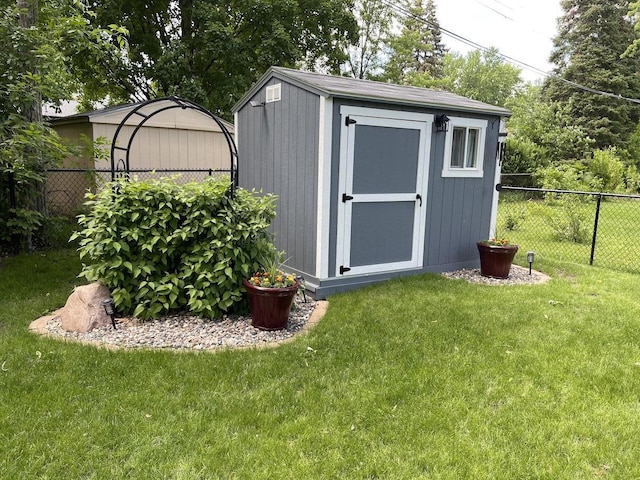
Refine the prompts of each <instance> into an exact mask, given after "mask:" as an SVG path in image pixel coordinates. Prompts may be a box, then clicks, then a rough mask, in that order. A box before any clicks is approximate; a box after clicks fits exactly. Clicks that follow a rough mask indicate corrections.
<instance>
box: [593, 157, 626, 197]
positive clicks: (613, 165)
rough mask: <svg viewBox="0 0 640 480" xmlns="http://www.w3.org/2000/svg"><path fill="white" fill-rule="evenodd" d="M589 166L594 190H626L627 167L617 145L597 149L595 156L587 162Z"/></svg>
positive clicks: (611, 191)
mask: <svg viewBox="0 0 640 480" xmlns="http://www.w3.org/2000/svg"><path fill="white" fill-rule="evenodd" d="M587 168H588V170H589V174H590V175H591V176H592V178H591V181H590V183H591V185H592V187H593V189H594V190H598V191H601V192H609V193H614V192H622V191H624V173H625V168H626V167H625V165H624V163H623V162H622V160H621V159H620V157H619V156H618V152H617V150H616V148H615V147H610V148H607V149H604V150H595V151H594V152H593V158H591V160H589V161H588V162H587Z"/></svg>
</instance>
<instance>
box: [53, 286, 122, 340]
mask: <svg viewBox="0 0 640 480" xmlns="http://www.w3.org/2000/svg"><path fill="white" fill-rule="evenodd" d="M110 296H111V294H110V292H109V289H108V288H107V287H105V286H104V285H102V284H101V283H98V282H96V283H91V284H89V285H82V286H80V287H76V288H75V289H74V290H73V293H72V294H71V295H70V296H69V298H68V299H67V303H66V304H65V306H64V308H63V309H62V311H61V312H60V320H61V321H62V328H63V329H64V330H66V331H68V332H90V331H91V330H93V329H94V328H96V327H101V326H103V325H109V324H111V317H109V315H107V314H106V313H105V311H104V307H103V306H102V305H101V302H102V301H103V300H104V299H106V298H109V297H110Z"/></svg>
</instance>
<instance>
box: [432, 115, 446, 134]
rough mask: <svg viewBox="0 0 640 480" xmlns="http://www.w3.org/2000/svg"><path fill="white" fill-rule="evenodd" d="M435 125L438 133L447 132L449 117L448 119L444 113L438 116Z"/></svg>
mask: <svg viewBox="0 0 640 480" xmlns="http://www.w3.org/2000/svg"><path fill="white" fill-rule="evenodd" d="M434 125H435V127H436V132H446V131H447V130H448V129H449V117H447V116H446V115H445V114H444V113H441V114H440V115H436V120H435V123H434Z"/></svg>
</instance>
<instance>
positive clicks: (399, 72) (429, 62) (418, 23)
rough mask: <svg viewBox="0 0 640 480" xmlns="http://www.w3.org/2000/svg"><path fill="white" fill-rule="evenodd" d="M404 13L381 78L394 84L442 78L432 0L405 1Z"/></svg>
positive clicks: (441, 45) (439, 38)
mask: <svg viewBox="0 0 640 480" xmlns="http://www.w3.org/2000/svg"><path fill="white" fill-rule="evenodd" d="M405 10H406V11H407V12H408V13H407V15H406V16H405V18H404V19H403V21H402V30H401V32H400V34H399V35H398V36H396V37H393V38H391V40H390V42H389V46H390V48H391V56H390V58H389V62H388V64H387V66H386V69H385V78H386V79H387V80H389V81H392V82H394V83H401V84H410V85H416V84H420V83H425V82H426V81H429V80H437V79H439V78H441V77H442V75H443V57H444V55H445V53H446V48H445V46H444V43H442V32H441V30H440V23H439V22H438V18H437V16H436V7H435V4H434V3H433V0H426V2H425V0H413V3H411V0H407V3H406V7H405Z"/></svg>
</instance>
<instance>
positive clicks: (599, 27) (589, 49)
mask: <svg viewBox="0 0 640 480" xmlns="http://www.w3.org/2000/svg"><path fill="white" fill-rule="evenodd" d="M628 3H629V2H628V1H625V0H562V2H561V6H562V8H563V10H564V14H563V15H562V17H561V18H560V19H559V22H558V35H557V36H556V37H555V39H554V46H553V50H552V52H551V57H550V60H551V62H552V63H554V64H555V65H556V67H555V69H554V74H555V75H554V76H552V77H549V78H548V79H547V81H546V83H545V86H544V91H545V96H546V98H547V99H549V100H552V101H555V102H558V103H559V104H561V105H562V106H563V107H564V108H566V109H567V111H568V114H569V115H570V116H571V117H572V119H573V123H574V125H576V126H578V127H580V128H582V129H583V130H584V131H585V132H586V133H587V134H588V135H589V137H591V138H593V139H594V141H595V147H596V148H600V149H604V148H607V147H609V146H618V147H625V146H626V144H627V142H628V140H629V137H630V135H631V134H632V133H633V132H634V130H635V127H636V124H637V123H638V120H640V106H638V105H637V104H634V103H632V102H628V101H625V100H623V99H620V98H616V97H615V96H622V97H629V98H639V97H640V77H639V76H638V71H639V70H640V60H639V59H638V58H636V57H634V56H630V55H626V56H623V53H624V52H625V50H626V49H627V47H628V46H629V45H630V44H632V43H633V42H634V41H635V39H636V38H637V37H636V34H635V32H634V30H633V25H632V23H631V22H630V21H629V18H628V16H627V12H628V8H629V6H628ZM575 84H580V85H584V86H587V87H589V89H592V90H596V91H600V92H609V93H611V94H614V95H615V96H613V97H612V96H608V95H603V94H601V93H598V92H593V91H588V90H585V89H581V88H578V87H576V86H575Z"/></svg>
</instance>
